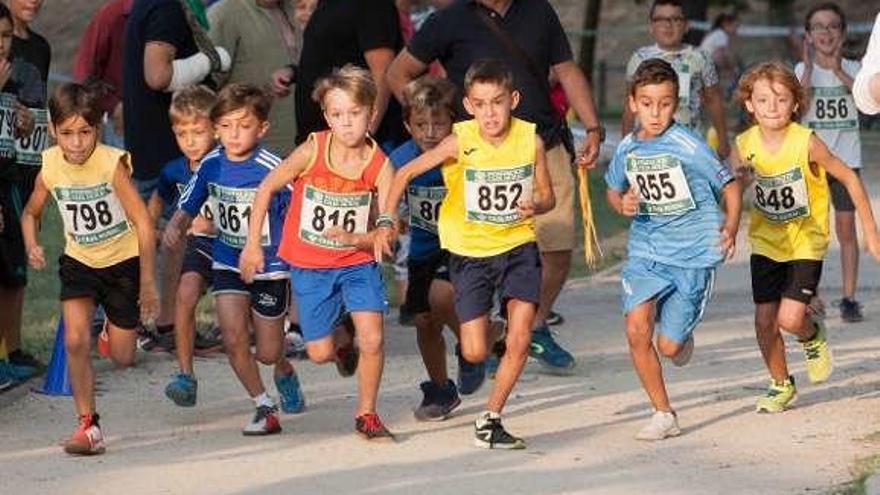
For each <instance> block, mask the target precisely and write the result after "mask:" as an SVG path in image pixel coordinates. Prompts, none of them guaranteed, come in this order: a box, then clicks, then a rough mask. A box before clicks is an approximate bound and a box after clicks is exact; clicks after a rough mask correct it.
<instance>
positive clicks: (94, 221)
mask: <svg viewBox="0 0 880 495" xmlns="http://www.w3.org/2000/svg"><path fill="white" fill-rule="evenodd" d="M65 209H66V210H67V211H69V212H71V216H70V218H71V220H72V221H73V230H74V231H77V232H79V231H80V221H82V228H84V229H85V230H87V231H90V232H91V231H94V230H95V229H96V228H98V226H99V225H100V226H101V227H106V226H108V225H110V223H111V222H113V214H112V213H110V206H109V205H108V204H107V202H106V201H104V200H101V201H98V202H96V203H95V206H94V208H93V207H92V205H91V204H89V203H68V204H67V205H65Z"/></svg>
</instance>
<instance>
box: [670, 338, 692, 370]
mask: <svg viewBox="0 0 880 495" xmlns="http://www.w3.org/2000/svg"><path fill="white" fill-rule="evenodd" d="M693 355H694V334H690V335H688V338H687V340H685V341H684V343H683V344H682V346H681V350H679V351H678V354H676V355H675V356H672V359H671V360H672V364H674V365H676V366H678V367H681V366H684V365H686V364H688V363H689V362H690V361H691V356H693Z"/></svg>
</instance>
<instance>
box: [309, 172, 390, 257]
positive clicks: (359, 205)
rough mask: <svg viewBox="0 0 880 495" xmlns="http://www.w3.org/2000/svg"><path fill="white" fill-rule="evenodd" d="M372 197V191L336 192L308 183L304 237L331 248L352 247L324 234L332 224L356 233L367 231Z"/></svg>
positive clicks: (312, 242) (310, 241)
mask: <svg viewBox="0 0 880 495" xmlns="http://www.w3.org/2000/svg"><path fill="white" fill-rule="evenodd" d="M372 198H373V194H372V193H370V192H358V193H332V192H327V191H324V190H321V189H318V188H316V187H314V186H311V185H306V186H305V188H304V189H303V198H302V210H301V211H300V216H299V237H300V239H302V240H303V241H305V242H307V243H309V244H314V245H316V246H321V247H325V248H330V249H351V246H347V245H345V244H342V243H341V242H338V241H335V240H331V239H328V238H326V237H324V234H325V233H326V232H327V231H328V230H330V229H331V228H332V227H342V228H343V229H345V231H346V232H350V233H353V234H364V233H366V232H367V227H368V223H369V221H370V202H371V201H372Z"/></svg>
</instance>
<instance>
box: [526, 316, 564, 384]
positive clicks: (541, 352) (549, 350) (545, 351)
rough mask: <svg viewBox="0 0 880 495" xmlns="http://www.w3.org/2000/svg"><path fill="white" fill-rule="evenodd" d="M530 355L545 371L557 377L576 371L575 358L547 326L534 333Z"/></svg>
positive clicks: (535, 330)
mask: <svg viewBox="0 0 880 495" xmlns="http://www.w3.org/2000/svg"><path fill="white" fill-rule="evenodd" d="M529 355H530V356H531V357H533V358H535V359H537V360H538V361H539V362H540V363H541V365H542V366H543V367H544V370H546V371H548V372H549V373H552V374H557V375H570V374H572V373H573V370H574V356H572V355H571V353H569V352H568V351H566V350H565V349H563V348H562V347H561V346H560V345H559V344H558V343H557V342H556V340H555V339H554V338H553V334H552V333H551V332H550V329H549V328H548V327H546V326H542V327H538V328H536V329H534V330H533V331H532V343H531V346H530V347H529Z"/></svg>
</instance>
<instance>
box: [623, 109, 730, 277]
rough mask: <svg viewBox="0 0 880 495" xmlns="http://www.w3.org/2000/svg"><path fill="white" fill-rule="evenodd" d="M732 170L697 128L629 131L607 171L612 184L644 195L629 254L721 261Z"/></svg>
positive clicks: (695, 264)
mask: <svg viewBox="0 0 880 495" xmlns="http://www.w3.org/2000/svg"><path fill="white" fill-rule="evenodd" d="M731 181H733V176H732V175H731V172H730V169H729V168H728V167H727V166H726V165H725V164H722V163H721V162H719V160H718V157H717V155H716V154H715V152H714V151H712V149H711V148H709V146H708V145H707V144H706V143H705V142H704V141H703V140H702V139H701V138H700V137H699V136H697V135H696V134H695V133H694V132H693V131H691V130H689V129H688V128H686V127H684V126H682V125H681V124H677V123H674V124H672V126H670V127H669V128H668V129H667V130H666V131H665V132H664V133H663V134H661V135H659V136H657V137H655V138H653V139H650V140H647V141H640V140H638V139H637V138H636V137H635V136H634V135H633V134H629V135H627V136H626V137H625V138H624V139H623V140H622V141H621V142H620V145H618V147H617V150H616V151H615V152H614V157H613V158H612V160H611V164H610V165H609V167H608V171H607V172H606V173H605V182H606V183H607V184H608V187H609V188H611V189H614V190H616V191H621V192H625V191H627V190H628V189H629V188H630V187H633V188H634V189H635V190H636V192H637V194H638V195H639V213H638V214H637V215H636V216H635V217H634V218H633V220H632V224H631V225H630V232H629V247H628V251H629V256H630V257H640V258H645V259H649V260H653V261H658V262H661V263H665V264H668V265H673V266H678V267H682V268H704V267H711V266H715V265H717V264H718V263H720V262H721V261H722V260H723V257H722V253H721V251H720V249H719V241H720V238H719V236H720V234H719V228H720V227H721V223H722V219H723V216H722V213H721V211H720V210H719V207H718V205H719V200H720V196H721V190H722V189H724V187H725V186H726V185H727V184H728V183H729V182H731Z"/></svg>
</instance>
